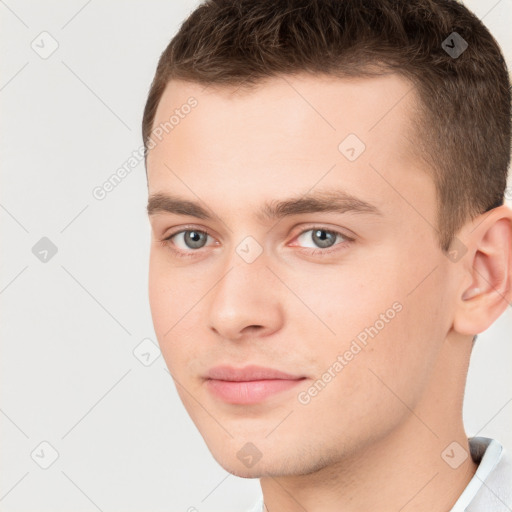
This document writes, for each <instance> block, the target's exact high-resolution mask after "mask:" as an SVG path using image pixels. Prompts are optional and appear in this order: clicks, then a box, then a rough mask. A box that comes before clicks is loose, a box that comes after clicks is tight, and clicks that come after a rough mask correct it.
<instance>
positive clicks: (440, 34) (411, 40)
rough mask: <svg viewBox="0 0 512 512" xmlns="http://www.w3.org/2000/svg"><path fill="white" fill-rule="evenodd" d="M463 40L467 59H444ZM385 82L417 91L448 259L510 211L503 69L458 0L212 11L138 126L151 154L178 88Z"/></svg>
mask: <svg viewBox="0 0 512 512" xmlns="http://www.w3.org/2000/svg"><path fill="white" fill-rule="evenodd" d="M453 32H456V35H455V36H454V35H453ZM459 36H460V37H461V38H462V40H461V39H459V41H462V43H463V44H464V41H465V42H467V48H466V49H465V50H463V51H462V53H461V54H460V55H456V54H453V53H449V51H448V48H450V47H455V43H454V41H453V37H456V38H458V37H459ZM449 37H451V38H452V39H449ZM445 40H447V41H448V43H444V44H443V45H442V43H443V41H445ZM457 44H458V43H457ZM445 45H447V46H445ZM445 48H447V49H445ZM458 48H463V46H460V45H459V46H458ZM389 72H394V73H397V74H399V75H402V76H403V77H405V78H407V79H409V80H410V81H411V82H412V83H413V84H414V85H415V88H416V92H417V95H418V98H419V102H418V106H417V108H418V111H417V114H418V116H417V118H416V119H415V120H414V121H415V128H416V133H415V136H414V142H415V144H414V148H413V151H414V152H415V154H417V155H418V156H419V157H421V158H422V159H423V160H424V161H425V162H427V164H428V168H429V169H430V172H431V176H432V179H433V180H434V183H435V186H436V191H437V219H436V223H437V228H435V229H436V230H437V238H438V241H439V246H440V247H441V249H442V250H443V251H448V249H449V248H450V244H451V242H452V240H453V237H454V235H455V234H456V233H457V232H458V231H459V229H460V228H461V227H462V226H463V225H464V224H465V223H466V222H467V221H468V220H469V219H473V218H474V217H475V216H477V215H479V214H481V213H483V212H486V211H489V210H491V209H492V208H496V207H497V206H500V205H502V204H503V201H504V193H505V188H506V183H507V172H508V166H509V163H510V150H511V99H510V77H509V73H508V70H507V66H506V63H505V60H504V58H503V56H502V53H501V50H500V47H499V45H498V43H497V42H496V40H495V39H494V37H493V36H492V35H491V34H490V32H489V31H488V30H487V28H486V27H485V25H483V23H482V22H481V21H480V20H479V19H478V18H477V17H476V16H475V15H474V14H473V13H472V12H470V11H469V10H468V9H467V8H466V7H465V6H464V5H462V4H461V3H459V2H458V1H456V0H272V1H265V0H206V1H204V2H203V3H202V4H200V5H199V6H198V7H197V8H196V9H195V10H194V11H193V12H192V13H191V14H190V16H189V17H188V18H187V19H186V20H185V21H184V22H183V24H182V25H181V28H180V30H179V31H178V33H177V34H176V35H175V36H174V37H173V38H172V40H171V42H170V43H169V45H168V46H167V48H166V49H165V50H164V52H163V53H162V55H161V56H160V60H159V62H158V66H157V70H156V74H155V77H154V79H153V82H152V84H151V88H150V91H149V95H148V99H147V102H146V106H145V109H144V115H143V121H142V136H143V140H144V147H145V151H146V154H147V149H148V148H147V142H148V139H149V137H150V135H151V130H152V128H153V123H154V118H155V112H156V109H157V107H158V103H159V101H160V99H161V97H162V94H163V92H164V89H165V87H166V85H167V83H168V82H169V81H170V80H172V79H179V80H185V81H190V82H195V83H200V84H205V85H217V86H226V87H231V86H235V87H241V88H243V89H245V90H250V89H251V88H252V87H253V86H257V85H258V84H261V83H263V82H264V80H265V79H266V78H272V77H278V76H280V75H287V74H288V75H292V74H298V73H311V74H316V75H318V74H326V75H332V76H336V77H340V78H342V77H350V76H357V77H365V76H376V75H379V74H383V73H389Z"/></svg>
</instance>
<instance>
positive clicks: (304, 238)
mask: <svg viewBox="0 0 512 512" xmlns="http://www.w3.org/2000/svg"><path fill="white" fill-rule="evenodd" d="M340 239H341V243H336V241H337V240H340ZM297 240H298V241H299V242H300V243H301V244H302V243H307V242H312V243H313V244H315V245H312V246H311V245H310V246H309V247H310V248H313V249H327V250H322V251H314V252H313V254H318V253H329V252H332V251H330V250H328V249H330V248H331V247H334V246H335V245H346V243H349V242H351V241H353V240H354V239H353V238H349V237H348V236H346V235H344V234H342V233H340V232H339V231H333V230H330V229H325V228H323V227H318V226H315V227H313V228H312V229H307V230H305V231H302V232H301V234H300V235H299V236H297ZM343 242H345V243H343ZM306 247H308V246H307V245H306Z"/></svg>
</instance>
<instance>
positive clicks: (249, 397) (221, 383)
mask: <svg viewBox="0 0 512 512" xmlns="http://www.w3.org/2000/svg"><path fill="white" fill-rule="evenodd" d="M303 380H304V379H295V380H288V379H268V380H252V381H244V382H234V381H227V380H215V379H208V380H207V381H206V386H207V387H208V389H209V390H210V391H211V392H212V393H213V394H214V395H216V396H217V397H219V398H221V399H222V400H224V401H225V402H229V403H231V404H256V403H258V402H262V401H263V400H265V399H266V398H268V397H269V396H271V395H274V394H276V393H279V392H281V391H286V390H288V389H291V388H294V387H295V386H297V384H299V382H302V381H303Z"/></svg>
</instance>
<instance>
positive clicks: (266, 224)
mask: <svg viewBox="0 0 512 512" xmlns="http://www.w3.org/2000/svg"><path fill="white" fill-rule="evenodd" d="M411 87H412V86H411V84H410V83H408V82H406V81H405V80H403V79H401V78H399V77H397V76H394V75H388V76H385V77H379V78H372V79H358V80H343V79H336V78H330V79H326V78H319V77H311V76H300V77H294V78H291V77H286V78H275V79H272V80H271V81H268V82H267V83H265V84H264V85H262V86H261V87H259V88H257V89H255V90H253V91H251V92H249V93H247V92H244V93H243V94H239V93H237V94H235V95H231V94H230V92H231V91H230V90H227V89H222V88H217V89H214V88H211V87H209V88H206V89H205V88H204V86H202V85H197V84H191V83H185V82H179V81H174V82H170V83H169V85H168V87H167V89H166V91H165V93H164V95H163V98H162V100H161V102H160V104H159V107H158V110H157V114H156V119H155V123H154V128H155V127H157V126H159V125H160V124H161V123H165V122H166V121H168V120H169V118H170V117H171V116H172V115H173V113H174V112H175V110H176V109H180V108H181V106H182V105H184V104H186V103H187V99H188V98H189V97H190V96H193V97H194V98H195V99H196V100H197V105H196V106H195V107H194V108H192V109H186V111H187V112H188V111H189V110H190V113H188V114H187V115H183V116H182V118H180V120H179V123H177V124H176V126H175V127H174V129H173V130H172V131H170V132H169V134H168V135H165V137H163V139H162V141H161V142H159V143H158V144H157V145H156V146H155V147H154V148H153V149H151V150H150V152H149V156H148V162H147V164H148V180H149V195H150V197H151V196H153V195H155V194H164V195H173V196H175V197H179V198H180V199H183V200H187V201H191V202H194V203H198V205H200V206H201V207H202V208H203V209H205V210H206V211H207V212H208V213H209V215H210V218H200V217H199V216H194V215H185V214H184V210H180V212H181V213H171V212H166V211H164V210H162V209H161V208H160V209H154V210H153V211H152V214H151V215H150V221H151V226H152V240H151V255H150V271H149V298H150V305H151V311H152V317H153V322H154V327H155V332H156V335H157V338H158V342H159V344H160V348H161V350H162V353H163V356H164V358H165V361H166V364H167V367H168V369H169V371H170V373H171V374H172V376H173V377H174V379H175V381H176V386H177V390H178V393H179V395H180V397H181V399H182V401H183V403H184V405H185V407H186V409H187V411H188V413H189V414H190V416H191V418H192V420H193V421H194V423H195V425H196V426H197V428H198V429H199V431H200V432H201V434H202V436H203V437H204V439H205V442H206V443H207V445H208V447H209V449H210V450H211V452H212V454H213V455H214V457H215V458H216V459H217V461H218V462H219V463H220V464H221V465H222V466H223V467H224V468H225V469H226V470H228V471H230V472H232V473H234V474H238V475H240V476H246V477H259V476H262V475H282V474H295V473H308V472H311V471H314V470H316V469H319V468H320V467H321V466H323V465H325V464H328V463H332V462H335V461H337V460H341V459H342V458H343V457H348V456H350V454H351V453H356V452H360V451H361V450H364V448H365V447H366V446H369V445H370V443H372V442H375V441H377V440H379V439H382V438H383V437H384V436H386V435H387V434H389V433H390V432H391V431H392V430H394V429H397V428H398V427H399V426H400V425H401V424H403V423H404V422H405V421H406V420H407V418H408V416H409V408H410V409H413V410H414V409H415V408H416V407H417V406H419V404H420V403H421V401H424V400H426V399H427V398H426V397H428V396H429V394H431V393H433V392H434V391H436V392H437V391H439V389H440V386H442V385H443V384H444V383H443V382H437V383H436V389H435V390H434V391H433V389H434V388H433V387H432V382H429V379H431V378H432V376H433V375H434V374H435V373H436V371H438V367H439V364H440V363H439V360H438V353H439V350H440V347H441V345H442V343H443V342H444V340H445V337H446V334H447V333H448V331H449V330H450V328H451V315H452V313H453V306H452V305H451V303H452V300H451V299H450V294H451V293H452V291H453V290H454V289H455V286H454V284H453V277H452V274H451V273H450V272H449V271H450V265H452V263H451V262H449V260H448V259H447V258H446V257H445V256H444V255H443V254H442V253H441V251H440V250H439V248H438V246H437V242H436V237H435V235H436V233H435V230H434V226H435V225H436V218H435V208H436V205H435V197H436V196H435V187H434V183H433V181H432V180H431V178H430V177H429V176H428V175H427V173H426V172H425V171H424V169H422V167H421V165H422V164H421V162H420V161H418V160H416V159H414V158H413V157H412V156H411V153H412V152H411V151H410V149H411V139H412V126H413V122H412V119H413V118H412V110H411V109H410V108H411V106H412V105H413V102H414V101H415V93H414V91H411ZM182 112H184V110H182ZM349 134H355V136H356V137H357V138H355V137H354V136H353V135H352V136H350V137H349V138H348V139H347V137H348V136H349ZM357 139H360V141H362V142H363V143H364V145H365V148H363V146H362V145H361V142H359V141H358V140H357ZM340 144H341V145H340ZM361 151H362V152H361ZM343 193H344V194H350V195H351V196H354V197H355V198H357V199H358V200H359V201H361V202H363V201H364V202H365V203H369V204H370V205H372V206H373V208H372V207H368V206H367V207H366V208H362V207H361V204H362V203H357V202H354V201H352V202H350V201H349V202H345V203H344V204H345V206H347V207H348V209H346V211H344V212H343V210H342V209H339V211H314V210H315V209H314V208H313V209H312V208H311V207H312V206H314V204H313V202H305V203H303V204H302V209H297V208H295V209H293V208H288V209H286V208H281V209H277V210H278V211H277V213H279V212H280V213H281V214H282V215H280V216H277V217H272V216H271V217H265V216H263V215H262V214H260V212H261V211H262V210H261V209H262V207H263V205H264V204H268V205H269V206H275V205H276V204H277V203H278V202H281V201H285V200H289V199H301V198H302V199H305V198H306V197H309V196H315V197H317V198H318V197H321V196H322V195H323V197H324V198H325V197H328V195H329V194H333V195H334V196H337V197H339V198H341V197H342V194H343ZM162 204H163V203H162V202H160V206H162ZM327 205H331V206H332V205H334V201H333V200H328V201H327ZM358 206H359V208H358ZM312 210H313V211H312ZM324 210H325V208H324ZM186 230H188V231H186ZM198 231H199V233H198ZM201 232H207V233H208V234H207V235H204V234H202V233H201ZM172 234H176V236H174V237H173V238H172V240H170V241H168V243H167V245H164V244H162V243H161V241H162V240H164V239H165V238H167V237H169V236H170V235H172ZM351 238H352V239H353V240H352V241H350V239H351ZM179 254H181V256H179ZM433 319H435V320H433ZM336 363H337V364H336ZM219 365H228V366H231V367H234V368H244V367H246V366H249V365H258V366H262V367H269V368H272V369H276V370H280V371H282V372H286V373H287V374H291V375H292V376H294V377H296V378H297V379H298V378H301V380H295V381H286V382H285V385H284V386H282V387H280V386H279V384H282V383H283V381H281V383H279V382H277V383H276V381H275V380H273V381H271V382H270V383H267V388H265V386H264V385H262V384H261V383H259V384H258V383H253V384H240V383H235V384H233V383H231V384H229V383H228V384H226V383H224V385H222V383H220V385H219V381H217V382H216V383H215V382H213V381H208V380H207V378H206V377H207V375H208V372H209V371H210V370H211V369H212V368H213V367H216V366H219ZM215 389H217V390H219V389H220V390H221V391H222V390H224V392H225V394H224V395H221V394H218V393H217V392H215ZM276 389H279V391H276ZM262 390H263V391H262ZM269 390H270V391H269ZM244 393H245V394H244ZM237 396H238V398H237ZM397 397H398V398H399V399H397ZM438 399H439V397H438ZM404 404H407V407H404ZM418 424H419V425H420V423H419V422H418ZM420 427H421V428H424V426H421V425H420ZM247 443H252V444H247ZM251 457H252V458H251Z"/></svg>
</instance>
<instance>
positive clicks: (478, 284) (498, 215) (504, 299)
mask: <svg viewBox="0 0 512 512" xmlns="http://www.w3.org/2000/svg"><path fill="white" fill-rule="evenodd" d="M464 231H465V235H464V236H463V239H464V240H465V245H466V247H467V248H468V251H467V254H466V255H465V256H464V265H465V267H464V272H463V274H462V275H463V278H462V279H461V285H460V287H459V289H458V291H457V295H456V301H457V303H456V304H455V315H454V320H453V328H454V330H455V331H457V332H459V333H461V334H466V335H475V334H479V333H481V332H483V331H485V330H486V329H487V328H488V327H489V326H490V325H492V323H493V322H494V321H495V320H496V319H497V318H498V317H499V316H500V315H501V314H502V313H503V311H505V308H506V307H507V306H510V303H511V300H512V284H511V282H512V277H511V276H512V210H511V209H510V208H509V207H508V206H506V205H503V206H499V207H497V208H494V209H492V210H490V211H489V212H485V213H484V214H482V215H480V216H478V217H476V218H475V219H474V220H473V222H471V223H469V224H468V226H467V227H466V228H465V229H464ZM461 236H462V235H461ZM462 281H463V282H462ZM468 283H469V284H468Z"/></svg>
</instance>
